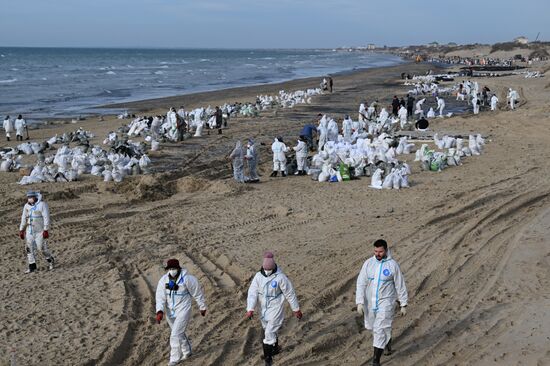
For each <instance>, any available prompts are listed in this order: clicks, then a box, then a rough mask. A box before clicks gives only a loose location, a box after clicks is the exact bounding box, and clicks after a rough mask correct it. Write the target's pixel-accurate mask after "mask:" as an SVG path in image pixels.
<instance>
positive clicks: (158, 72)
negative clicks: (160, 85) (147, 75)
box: [153, 71, 164, 75]
mask: <svg viewBox="0 0 550 366" xmlns="http://www.w3.org/2000/svg"><path fill="white" fill-rule="evenodd" d="M153 74H155V75H163V74H164V71H155V72H154V73H153Z"/></svg>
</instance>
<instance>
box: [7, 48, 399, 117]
mask: <svg viewBox="0 0 550 366" xmlns="http://www.w3.org/2000/svg"><path fill="white" fill-rule="evenodd" d="M401 62H403V61H402V60H401V59H400V58H398V57H396V56H393V55H388V54H378V53H372V52H358V51H355V52H349V51H347V50H313V49H311V50H282V49H281V50H266V49H247V50H220V49H107V48H101V49H94V48H2V47H0V114H1V115H2V117H4V116H5V115H8V114H9V115H10V116H11V117H14V115H18V114H23V115H24V117H25V118H27V120H34V121H36V120H44V119H51V118H56V117H57V118H63V117H75V116H78V115H86V114H89V113H94V107H97V106H100V105H106V104H112V103H121V102H129V101H136V100H142V99H148V98H159V97H168V96H174V95H181V94H188V93H193V92H201V91H210V90H219V89H225V88H231V87H238V86H247V85H258V84H266V83H274V82H280V81H286V80H291V79H296V78H303V77H312V76H323V75H327V74H330V73H337V72H343V71H349V70H354V69H363V68H372V67H380V66H391V65H395V64H398V63H401ZM228 102H230V101H228Z"/></svg>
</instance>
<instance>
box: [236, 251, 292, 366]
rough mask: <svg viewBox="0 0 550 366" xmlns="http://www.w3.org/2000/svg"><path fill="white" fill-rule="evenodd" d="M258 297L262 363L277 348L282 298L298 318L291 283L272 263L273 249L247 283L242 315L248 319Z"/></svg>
mask: <svg viewBox="0 0 550 366" xmlns="http://www.w3.org/2000/svg"><path fill="white" fill-rule="evenodd" d="M258 298H259V299H260V308H261V317H260V320H261V321H262V327H263V328H264V340H263V347H264V360H265V365H266V366H271V365H272V364H273V356H275V355H277V354H278V353H279V352H280V349H279V340H278V337H277V332H278V331H279V329H280V328H281V326H282V325H283V321H284V320H285V313H284V304H285V303H284V301H285V299H286V300H287V301H288V303H289V304H290V308H291V309H292V311H293V312H294V316H296V318H298V319H302V312H301V311H300V305H299V304H298V299H297V298H296V294H295V293H294V288H293V287H292V283H291V282H290V280H289V279H288V278H287V276H286V275H285V274H284V273H283V272H282V271H281V269H280V268H278V267H277V265H276V264H275V260H274V259H273V253H271V252H266V253H265V254H264V259H263V263H262V268H261V269H260V271H259V272H258V273H256V275H255V276H254V278H253V279H252V283H251V284H250V288H249V289H248V298H247V304H246V317H247V318H248V319H252V316H253V315H254V311H255V309H256V304H257V302H258Z"/></svg>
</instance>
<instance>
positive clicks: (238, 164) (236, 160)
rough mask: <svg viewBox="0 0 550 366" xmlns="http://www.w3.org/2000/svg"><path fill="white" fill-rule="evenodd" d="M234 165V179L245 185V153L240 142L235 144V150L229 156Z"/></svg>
mask: <svg viewBox="0 0 550 366" xmlns="http://www.w3.org/2000/svg"><path fill="white" fill-rule="evenodd" d="M229 158H230V159H231V162H232V165H233V178H235V181H237V182H238V183H244V151H243V147H242V144H241V142H240V141H237V142H236V143H235V148H234V149H233V151H231V154H230V155H229Z"/></svg>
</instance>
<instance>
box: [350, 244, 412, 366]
mask: <svg viewBox="0 0 550 366" xmlns="http://www.w3.org/2000/svg"><path fill="white" fill-rule="evenodd" d="M407 300H408V295H407V287H406V286H405V278H404V277H403V273H402V272H401V269H400V268H399V264H398V263H397V262H396V261H395V260H394V259H393V258H392V257H391V254H390V251H389V250H388V244H387V243H386V241H385V240H383V239H379V240H376V241H375V242H374V255H373V256H372V257H371V258H369V259H367V260H366V261H365V263H364V264H363V267H362V268H361V271H360V272H359V277H358V278H357V289H356V299H355V303H356V304H357V312H358V313H359V315H361V316H363V318H364V321H365V328H366V329H368V330H371V331H372V333H373V345H374V355H373V361H372V365H373V366H380V358H381V357H382V353H383V352H384V349H386V351H387V354H390V353H391V337H392V336H391V330H392V321H393V317H394V310H395V306H396V301H398V302H399V306H400V308H401V311H400V312H401V315H402V316H405V315H406V314H407Z"/></svg>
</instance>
